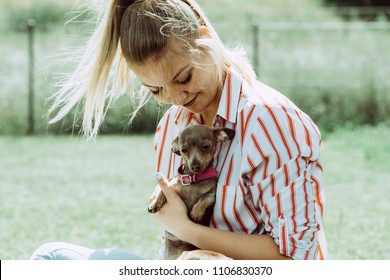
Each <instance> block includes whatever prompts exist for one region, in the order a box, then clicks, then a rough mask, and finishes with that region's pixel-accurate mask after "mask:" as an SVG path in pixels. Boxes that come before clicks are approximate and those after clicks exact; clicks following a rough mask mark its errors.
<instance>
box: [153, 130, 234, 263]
mask: <svg viewBox="0 0 390 280" xmlns="http://www.w3.org/2000/svg"><path fill="white" fill-rule="evenodd" d="M234 135H235V131H234V130H232V129H230V128H209V127H207V126H204V125H193V126H189V127H187V128H186V129H184V130H183V131H182V132H181V134H180V135H179V136H178V137H176V138H175V140H174V141H173V143H172V152H173V153H175V154H178V155H180V156H181V157H182V158H183V161H184V163H183V165H181V166H180V168H179V170H178V173H179V176H178V177H179V178H178V182H179V184H174V185H173V186H172V188H173V189H174V190H175V191H176V192H177V193H178V195H179V196H180V197H181V198H182V199H183V201H184V203H185V204H186V206H187V209H188V213H189V217H190V219H191V220H192V221H193V222H195V223H198V224H202V225H205V226H208V225H209V223H210V219H211V215H212V211H213V208H214V203H215V194H216V189H217V176H218V173H217V171H216V170H215V169H214V168H213V167H212V165H213V161H214V153H215V150H216V147H217V143H220V142H225V141H228V140H231V139H233V138H234ZM165 203H166V198H165V196H164V194H163V193H162V192H160V193H159V195H158V196H157V198H156V199H155V200H154V201H153V202H152V204H151V205H150V206H149V208H148V211H149V212H150V213H156V212H158V211H159V210H160V209H161V207H163V205H164V204H165ZM164 241H165V252H164V258H165V259H167V260H172V259H177V258H178V257H179V256H180V259H215V258H221V256H223V255H221V254H218V253H214V252H211V253H209V251H203V250H196V249H198V248H197V247H195V246H194V245H192V244H189V243H187V242H184V241H182V240H180V239H178V238H177V237H176V236H174V235H173V234H171V233H169V232H167V231H165V232H164ZM193 250H196V251H194V252H192V253H188V252H187V253H184V254H183V255H182V253H183V252H185V251H193ZM196 252H198V254H197V253H196ZM196 254H197V255H196ZM186 255H187V257H186ZM206 255H207V257H205V256H206ZM213 256H214V257H213ZM223 257H224V256H223ZM225 258H226V257H225Z"/></svg>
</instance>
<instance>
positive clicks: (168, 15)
mask: <svg viewBox="0 0 390 280" xmlns="http://www.w3.org/2000/svg"><path fill="white" fill-rule="evenodd" d="M202 25H203V26H205V27H207V29H208V31H209V34H210V36H207V37H200V36H199V28H200V26H202ZM172 37H173V38H178V39H180V40H181V41H182V42H183V43H185V44H186V46H187V48H188V50H189V51H191V50H202V51H207V52H208V53H210V54H211V55H212V56H213V58H214V60H215V62H216V66H217V68H216V70H217V71H218V77H219V82H220V84H221V86H222V83H223V80H222V79H223V75H224V72H225V70H226V67H229V66H233V67H234V68H235V69H237V70H238V71H239V72H241V73H242V74H243V75H244V76H245V77H246V78H247V79H249V80H251V79H255V78H256V76H255V74H254V71H253V69H252V67H251V65H250V63H249V62H248V59H247V57H246V54H245V52H244V51H243V50H242V48H241V49H235V50H230V49H228V48H227V47H225V46H224V44H223V43H222V42H221V40H220V39H219V37H218V34H217V33H216V31H215V30H214V28H213V26H212V24H211V23H210V21H209V20H208V19H207V17H206V16H205V14H204V13H203V11H202V10H201V9H200V7H199V6H198V4H197V3H196V2H195V1H194V0H111V3H110V4H109V7H108V8H106V9H105V13H104V14H103V16H102V17H101V19H100V20H99V24H98V25H97V28H96V29H95V31H94V33H93V34H92V36H91V38H90V39H89V42H88V44H87V46H86V48H85V50H84V55H83V56H82V58H81V60H80V62H79V64H78V66H77V68H76V70H75V71H74V72H73V73H72V75H71V76H70V77H69V78H68V79H67V80H66V82H65V83H64V84H63V86H62V87H61V88H60V90H59V91H58V92H57V93H55V94H54V95H53V104H52V106H51V108H50V109H49V114H50V115H53V114H54V117H53V118H52V119H51V121H50V122H51V123H54V122H57V121H59V120H60V119H62V118H63V117H65V115H66V114H67V113H69V111H70V110H72V109H73V108H74V107H75V106H76V105H78V104H79V103H81V102H83V103H84V104H83V105H84V112H83V122H82V131H83V133H84V135H86V136H88V137H92V138H94V137H96V135H97V134H98V132H99V127H100V125H101V123H102V122H103V119H104V116H105V114H106V110H107V108H108V107H109V105H110V104H111V103H112V101H114V100H115V99H116V98H118V97H119V96H121V95H122V94H124V93H125V92H129V91H130V93H132V97H131V99H132V101H133V102H134V103H135V104H136V106H135V108H136V109H135V110H134V112H133V114H132V116H131V120H132V119H133V118H134V116H135V115H136V113H137V112H138V110H139V109H140V108H141V107H142V106H144V105H145V104H146V103H147V102H148V100H149V97H150V94H145V90H139V91H137V92H136V91H135V88H134V85H135V76H134V74H133V73H132V71H131V65H132V64H133V65H134V64H142V63H143V62H144V61H145V60H146V59H147V58H149V57H150V56H152V55H158V54H159V53H160V52H161V51H163V50H164V49H165V48H166V47H167V45H168V43H169V42H170V40H171V38H172ZM131 120H130V121H131Z"/></svg>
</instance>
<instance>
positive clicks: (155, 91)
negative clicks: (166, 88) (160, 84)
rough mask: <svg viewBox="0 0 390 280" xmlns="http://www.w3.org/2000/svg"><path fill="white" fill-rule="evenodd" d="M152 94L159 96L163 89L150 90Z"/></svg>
mask: <svg viewBox="0 0 390 280" xmlns="http://www.w3.org/2000/svg"><path fill="white" fill-rule="evenodd" d="M150 92H151V93H152V94H153V95H157V94H159V93H160V92H161V88H158V89H157V90H156V89H155V90H152V89H151V90H150Z"/></svg>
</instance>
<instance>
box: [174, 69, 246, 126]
mask: <svg viewBox="0 0 390 280" xmlns="http://www.w3.org/2000/svg"><path fill="white" fill-rule="evenodd" d="M241 86H242V76H241V75H240V74H239V73H238V72H237V71H236V70H234V69H233V68H229V70H228V72H227V74H226V78H225V83H224V86H223V90H222V95H221V100H220V101H219V105H218V110H217V116H219V117H221V118H223V119H225V120H227V121H229V122H231V123H235V122H236V120H237V110H238V102H239V99H240V94H241ZM175 124H176V125H177V126H178V127H179V128H182V129H184V128H185V127H187V126H188V125H189V124H202V118H201V116H200V114H194V113H191V112H189V111H187V110H186V109H185V108H184V107H180V108H178V110H177V113H176V118H175Z"/></svg>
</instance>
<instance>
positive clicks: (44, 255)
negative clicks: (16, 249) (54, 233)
mask: <svg viewBox="0 0 390 280" xmlns="http://www.w3.org/2000/svg"><path fill="white" fill-rule="evenodd" d="M61 247H63V243H61V242H49V243H45V244H43V245H41V246H39V247H38V248H37V249H36V250H35V251H34V253H33V254H32V255H31V257H30V260H53V259H55V257H54V252H55V251H56V250H57V249H58V248H61Z"/></svg>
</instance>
